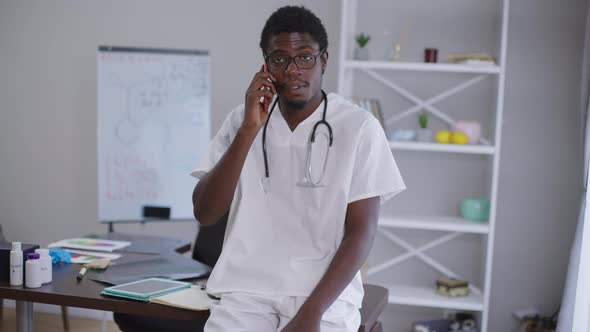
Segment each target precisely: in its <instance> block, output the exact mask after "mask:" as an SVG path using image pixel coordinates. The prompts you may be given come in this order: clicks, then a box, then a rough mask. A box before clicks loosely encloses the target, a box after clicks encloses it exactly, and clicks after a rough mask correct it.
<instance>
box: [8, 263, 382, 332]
mask: <svg viewBox="0 0 590 332" xmlns="http://www.w3.org/2000/svg"><path fill="white" fill-rule="evenodd" d="M151 256H152V257H153V255H151ZM145 257H146V255H145V254H137V253H124V255H123V256H122V257H121V258H119V259H118V260H117V261H118V262H121V263H124V262H125V261H134V260H138V259H143V258H145ZM186 259H189V258H186ZM79 269H80V266H79V265H77V264H64V265H58V266H54V267H53V281H52V283H51V284H48V285H44V286H41V287H40V288H34V289H29V288H25V287H21V286H10V282H8V281H0V298H2V299H10V300H16V314H17V330H18V331H19V332H30V331H32V329H33V302H36V303H46V304H55V305H60V306H68V307H78V308H86V309H96V310H103V311H113V312H121V313H126V314H135V315H147V316H152V317H159V318H170V319H177V320H195V321H202V320H204V319H207V317H208V316H209V312H208V311H191V310H185V309H180V308H175V307H169V306H163V305H158V304H152V303H144V302H138V301H131V300H125V299H119V298H113V297H106V296H101V295H100V292H101V291H102V289H103V288H104V287H105V286H104V285H102V284H100V283H98V282H95V281H93V280H90V279H89V278H88V276H86V277H85V278H84V279H83V280H82V281H81V282H77V281H76V275H77V274H78V271H79ZM387 297H388V293H387V289H385V288H383V287H380V286H374V285H365V297H364V299H363V308H362V309H361V326H360V329H359V332H370V331H380V330H379V329H378V328H379V327H380V323H379V321H378V318H379V315H380V314H381V313H382V312H383V309H384V307H385V305H386V304H387ZM376 328H377V329H376Z"/></svg>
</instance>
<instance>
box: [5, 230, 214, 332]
mask: <svg viewBox="0 0 590 332" xmlns="http://www.w3.org/2000/svg"><path fill="white" fill-rule="evenodd" d="M173 241H175V240H173ZM160 244H162V242H160ZM183 245H184V244H183ZM162 246H164V247H165V245H164V244H162ZM170 254H174V253H170ZM148 256H149V257H153V256H154V255H153V254H152V255H145V254H137V253H123V256H122V257H121V258H119V259H118V260H117V262H121V263H124V262H126V261H135V260H141V259H145V258H147V257H148ZM183 258H184V257H183ZM186 259H190V258H186ZM79 270H80V265H78V264H63V265H57V266H56V265H54V266H53V281H52V282H51V283H50V284H48V285H43V286H41V287H40V288H25V287H22V286H10V282H9V281H0V298H2V299H9V300H15V301H16V315H17V330H18V331H19V332H25V331H26V332H29V331H32V329H33V324H32V322H33V302H36V303H46V304H55V305H60V306H68V307H78V308H86V309H96V310H103V311H117V312H122V313H128V314H136V315H149V316H152V317H161V318H172V319H182V320H203V319H206V318H207V317H208V316H209V312H208V311H191V310H185V309H179V308H174V307H168V306H163V305H158V304H152V303H144V302H138V301H129V300H124V299H118V298H113V297H106V296H102V295H100V292H101V291H102V289H103V288H104V287H105V285H103V284H100V283H98V282H95V281H93V280H90V279H89V278H88V276H86V277H85V278H84V279H83V280H82V281H81V282H77V280H76V275H77V274H78V271H79Z"/></svg>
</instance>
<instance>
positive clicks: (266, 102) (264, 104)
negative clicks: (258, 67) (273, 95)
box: [260, 63, 270, 113]
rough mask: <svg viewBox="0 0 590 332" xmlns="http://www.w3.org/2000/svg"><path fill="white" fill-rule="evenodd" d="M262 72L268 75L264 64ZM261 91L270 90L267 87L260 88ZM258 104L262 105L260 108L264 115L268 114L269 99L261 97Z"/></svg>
mask: <svg viewBox="0 0 590 332" xmlns="http://www.w3.org/2000/svg"><path fill="white" fill-rule="evenodd" d="M262 72H264V73H268V66H267V65H266V63H264V64H263V65H262ZM262 89H266V90H270V88H269V87H262ZM260 103H261V104H262V108H263V109H264V112H265V113H268V105H269V104H270V98H268V97H261V98H260Z"/></svg>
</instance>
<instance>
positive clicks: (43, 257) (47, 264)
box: [35, 248, 53, 284]
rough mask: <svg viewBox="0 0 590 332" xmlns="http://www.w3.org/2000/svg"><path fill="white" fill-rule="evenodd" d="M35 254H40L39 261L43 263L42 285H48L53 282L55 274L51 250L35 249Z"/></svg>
mask: <svg viewBox="0 0 590 332" xmlns="http://www.w3.org/2000/svg"><path fill="white" fill-rule="evenodd" d="M35 252H36V253H38V254H39V261H40V263H41V283H43V284H48V283H50V282H51V280H52V273H53V269H52V266H51V256H49V249H43V248H40V249H35Z"/></svg>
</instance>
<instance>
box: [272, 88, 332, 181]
mask: <svg viewBox="0 0 590 332" xmlns="http://www.w3.org/2000/svg"><path fill="white" fill-rule="evenodd" d="M322 98H323V102H324V111H323V113H322V119H321V120H319V121H318V122H316V123H315V124H314V126H313V129H312V131H311V137H310V139H309V145H310V147H309V149H308V157H307V163H308V165H307V172H308V176H309V181H310V183H311V184H312V185H314V186H316V187H317V186H319V185H320V183H321V181H322V179H323V178H324V175H325V172H326V164H327V161H328V153H329V152H330V147H332V142H333V141H334V135H333V133H332V126H330V124H329V123H328V121H326V112H327V110H328V97H327V96H326V93H325V92H324V90H322ZM278 102H279V97H278V96H277V98H276V99H275V101H274V103H273V104H272V107H271V108H270V111H269V112H268V118H267V119H266V122H265V123H264V128H263V129H262V156H263V157H264V176H265V177H266V178H269V177H270V170H269V167H268V154H267V152H266V128H267V127H268V122H269V121H270V116H271V115H272V112H273V111H274V109H275V107H276V106H277V103H278ZM319 125H325V126H326V128H328V134H329V143H330V145H329V147H328V152H327V153H326V161H325V162H324V170H323V172H322V176H321V177H320V180H319V181H318V182H317V183H314V182H313V180H312V179H311V146H312V144H313V143H314V142H315V133H316V130H317V128H318V126H319Z"/></svg>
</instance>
